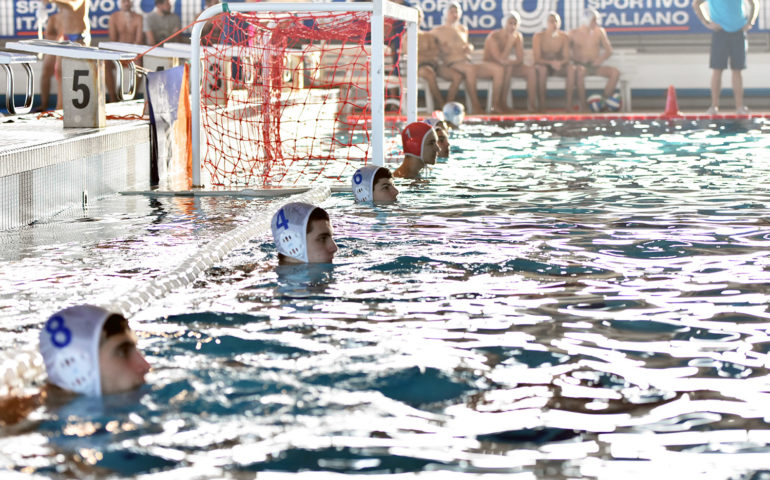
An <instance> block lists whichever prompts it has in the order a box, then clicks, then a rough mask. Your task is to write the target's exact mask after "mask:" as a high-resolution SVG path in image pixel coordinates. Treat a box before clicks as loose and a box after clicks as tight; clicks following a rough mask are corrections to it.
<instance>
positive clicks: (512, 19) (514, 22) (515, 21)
mask: <svg viewBox="0 0 770 480" xmlns="http://www.w3.org/2000/svg"><path fill="white" fill-rule="evenodd" d="M519 25H521V15H519V12H517V11H516V10H511V11H510V12H508V15H507V16H506V17H505V28H506V29H508V30H510V31H511V32H515V31H516V29H517V28H519Z"/></svg>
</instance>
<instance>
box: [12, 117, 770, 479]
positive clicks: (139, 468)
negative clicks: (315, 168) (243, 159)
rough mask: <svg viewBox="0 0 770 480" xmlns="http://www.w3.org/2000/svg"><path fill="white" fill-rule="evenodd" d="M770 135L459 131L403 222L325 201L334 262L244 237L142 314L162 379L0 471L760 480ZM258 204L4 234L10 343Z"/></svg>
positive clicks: (543, 128)
mask: <svg viewBox="0 0 770 480" xmlns="http://www.w3.org/2000/svg"><path fill="white" fill-rule="evenodd" d="M768 131H770V125H768V124H766V123H764V122H763V121H757V120H754V121H742V122H729V123H711V122H678V123H661V124H656V123H646V124H630V123H622V122H616V123H606V122H605V123H598V122H597V123H569V124H530V125H525V124H518V123H510V124H499V125H486V124H473V123H469V124H467V125H466V126H464V128H463V129H462V130H461V131H459V132H457V133H455V134H453V137H452V139H451V140H452V143H453V146H452V157H451V158H450V159H449V160H448V161H446V162H442V163H439V164H437V165H436V166H435V167H434V168H432V169H431V170H430V171H429V172H428V173H427V175H426V178H427V179H428V181H427V182H410V181H399V182H398V186H399V188H400V189H401V195H400V196H399V203H398V204H396V205H390V206H378V207H372V206H371V205H356V204H354V203H353V201H352V198H351V197H352V196H351V195H350V194H344V193H339V194H334V195H332V197H331V198H330V199H329V200H327V201H325V202H324V204H323V206H324V207H326V208H327V209H328V210H329V212H330V214H331V215H332V219H333V222H332V223H333V225H334V228H335V237H336V239H337V242H338V244H339V246H340V251H339V252H338V256H337V258H336V260H335V264H334V265H333V266H330V265H326V266H299V267H278V268H275V264H276V257H275V253H274V248H273V244H272V239H270V238H268V237H263V238H254V239H252V240H251V241H250V242H248V243H247V244H245V245H243V246H242V247H240V248H238V249H237V250H236V251H234V252H232V253H231V254H230V255H229V256H228V257H227V258H226V259H225V260H224V261H223V262H221V263H220V264H218V265H216V266H215V267H213V268H210V269H209V270H208V271H207V272H206V273H205V275H203V276H201V277H200V278H198V279H197V280H196V281H195V282H194V283H193V284H191V285H189V286H187V287H185V288H182V289H179V290H176V291H174V292H173V293H171V294H170V295H167V296H165V297H164V298H162V299H158V300H156V301H153V302H151V303H150V304H149V305H147V307H146V308H145V309H144V310H143V311H142V312H141V313H139V314H138V315H137V316H136V317H134V318H133V319H132V323H133V325H134V328H135V329H136V330H137V331H138V334H139V336H140V340H139V344H140V347H141V348H142V349H143V350H144V351H145V352H146V353H147V357H148V360H149V361H150V362H151V363H152V364H153V371H152V372H151V374H150V375H149V376H148V385H147V386H145V387H144V388H143V389H142V390H141V391H139V392H136V393H132V394H129V395H125V396H116V397H112V398H107V399H105V400H104V401H94V400H89V399H85V398H80V399H78V400H76V401H75V402H72V403H71V404H68V405H65V406H62V407H56V408H53V407H52V408H43V409H40V410H38V411H36V412H34V413H33V414H32V415H31V416H30V418H29V419H28V421H26V422H23V423H22V424H20V425H16V426H14V427H13V428H6V429H5V431H4V433H3V435H2V436H0V452H2V453H0V469H6V470H8V471H15V472H24V473H38V474H40V475H43V476H46V477H57V478H66V477H71V476H78V477H82V476H87V475H95V476H101V475H117V476H126V475H138V474H142V475H144V477H143V478H155V477H157V478H165V477H169V478H219V477H228V478H244V477H245V478H250V476H253V474H254V472H260V473H259V475H260V476H262V475H263V474H264V472H273V473H272V474H271V475H275V476H280V475H279V474H280V472H285V473H292V472H305V473H304V475H306V476H307V475H309V473H310V472H316V473H317V474H318V475H321V474H328V473H329V472H337V473H344V474H347V475H351V474H376V473H381V474H389V473H399V472H402V473H409V472H421V474H423V475H426V476H428V475H434V476H441V478H446V477H447V476H462V477H465V476H476V475H478V474H488V475H495V476H497V475H505V478H533V477H537V478H641V477H645V478H648V477H649V476H650V475H659V476H661V478H672V477H674V476H675V475H682V476H685V475H686V477H683V478H720V479H721V478H766V476H767V475H770V446H769V445H770V428H768V427H769V426H770V424H769V423H768V404H769V403H768V400H770V377H768V366H769V365H770V361H769V360H768V351H769V350H770V337H769V336H768V329H769V328H770V312H769V311H768V299H769V298H770V297H769V295H770V256H768V250H770V248H769V247H770V222H768V220H767V219H768V213H770V210H769V208H768V205H770V194H768V191H767V187H766V179H767V178H768V176H769V175H770V155H769V154H768V152H769V151H770V150H769V149H768V147H770V136H768ZM267 207H269V201H254V200H250V199H245V198H220V197H215V198H203V199H195V200H193V199H189V198H164V197H152V198H150V197H120V196H118V197H110V198H107V199H103V200H101V201H100V202H98V204H96V205H92V206H90V207H89V209H88V210H87V211H65V212H62V213H61V214H59V215H57V216H56V217H54V218H52V219H49V220H46V221H44V222H40V223H39V224H36V225H32V226H30V227H27V228H24V229H21V230H16V231H11V232H2V233H0V245H2V259H3V269H2V272H0V287H1V289H0V316H2V322H1V324H0V328H1V329H2V332H3V334H2V335H0V345H2V347H3V348H14V347H18V346H19V345H25V344H31V343H33V342H34V339H35V337H36V330H35V328H36V327H37V326H39V325H40V324H41V323H42V319H43V316H44V315H45V314H48V313H50V312H51V311H53V310H55V309H56V308H59V307H60V306H62V305H64V304H70V303H77V302H81V301H99V300H102V299H106V298H110V297H112V296H115V295H119V293H120V292H121V291H122V290H127V289H129V288H131V287H132V286H133V285H136V284H138V283H141V282H146V281H149V280H151V279H152V278H155V277H156V276H158V275H162V274H163V272H165V271H168V270H170V269H171V268H173V266H174V265H175V264H176V263H178V262H180V261H183V260H184V259H185V258H186V256H187V255H189V254H191V253H192V252H193V251H195V249H196V248H200V247H201V246H202V245H205V243H206V242H208V241H211V240H213V239H215V238H217V236H218V235H220V234H222V233H223V232H226V231H229V230H231V229H232V228H235V227H237V226H239V225H242V224H244V223H245V222H248V221H249V219H250V218H251V217H252V216H253V215H255V214H257V213H258V212H260V211H261V210H262V209H264V208H267ZM324 472H326V473H324ZM4 476H5V475H4Z"/></svg>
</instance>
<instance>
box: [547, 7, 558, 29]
mask: <svg viewBox="0 0 770 480" xmlns="http://www.w3.org/2000/svg"><path fill="white" fill-rule="evenodd" d="M547 26H549V27H553V29H554V30H558V29H559V28H561V16H559V14H558V13H557V12H554V11H551V12H548V23H547Z"/></svg>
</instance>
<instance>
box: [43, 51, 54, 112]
mask: <svg viewBox="0 0 770 480" xmlns="http://www.w3.org/2000/svg"><path fill="white" fill-rule="evenodd" d="M55 71H56V57H55V56H53V55H45V56H43V72H42V74H41V76H40V107H39V108H40V111H42V112H44V111H46V110H48V108H49V102H50V101H51V77H53V76H54V72H55Z"/></svg>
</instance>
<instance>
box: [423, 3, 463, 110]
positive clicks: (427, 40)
mask: <svg viewBox="0 0 770 480" xmlns="http://www.w3.org/2000/svg"><path fill="white" fill-rule="evenodd" d="M417 12H418V15H419V20H418V22H417V25H418V27H419V25H420V24H422V18H423V13H422V9H420V8H418V9H417ZM439 53H440V52H439V48H438V39H437V38H436V36H435V35H433V33H431V32H426V31H421V32H418V33H417V75H418V76H419V77H420V78H422V79H424V80H425V81H426V82H427V83H428V90H430V94H431V96H432V97H433V104H434V105H438V106H441V105H443V104H444V96H443V95H441V90H439V88H438V82H437V81H436V74H437V72H438V70H439ZM450 75H452V77H451V78H450V79H449V80H450V81H451V82H452V85H455V83H456V84H457V86H458V87H459V85H460V82H461V81H462V75H461V74H460V73H457V72H454V71H452V72H450ZM458 87H455V92H456V91H457V88H458ZM450 90H451V89H450Z"/></svg>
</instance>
